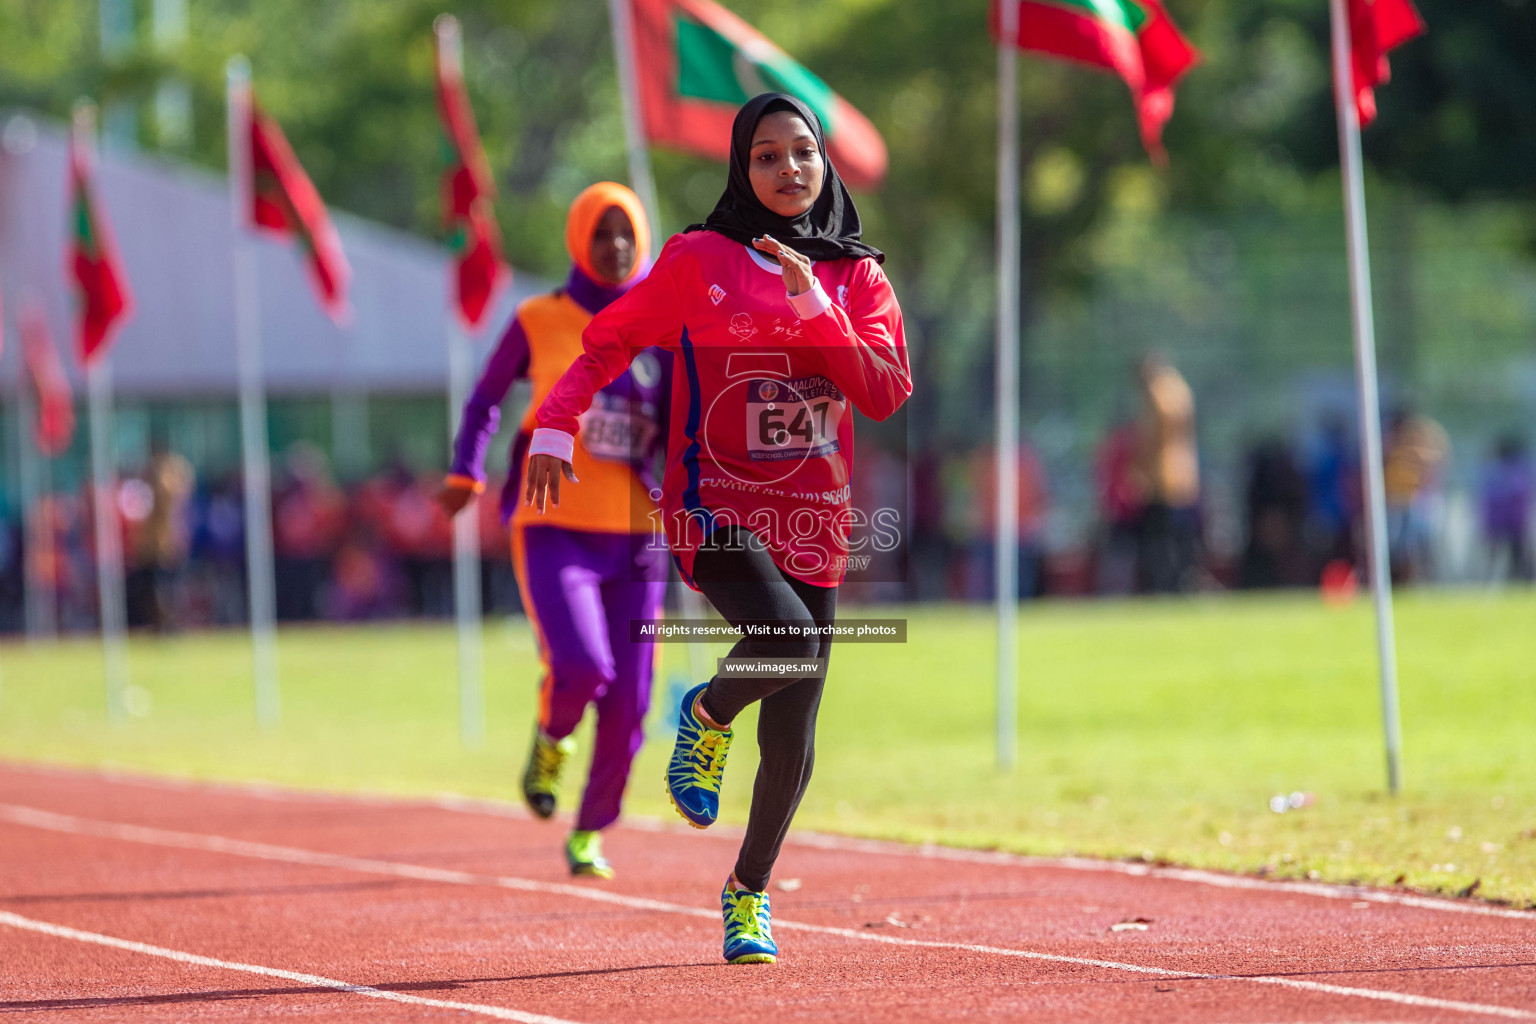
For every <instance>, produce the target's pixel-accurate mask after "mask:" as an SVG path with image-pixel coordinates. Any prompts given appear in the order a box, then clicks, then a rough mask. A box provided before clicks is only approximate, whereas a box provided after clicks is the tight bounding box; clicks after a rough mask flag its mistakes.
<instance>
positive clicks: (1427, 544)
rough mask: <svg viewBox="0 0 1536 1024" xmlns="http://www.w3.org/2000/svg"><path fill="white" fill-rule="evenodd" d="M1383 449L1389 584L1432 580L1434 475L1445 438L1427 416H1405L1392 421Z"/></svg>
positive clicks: (1436, 520) (1436, 505)
mask: <svg viewBox="0 0 1536 1024" xmlns="http://www.w3.org/2000/svg"><path fill="white" fill-rule="evenodd" d="M1383 448H1384V451H1385V455H1384V457H1385V460H1386V469H1385V479H1386V496H1387V539H1388V543H1389V545H1390V548H1391V558H1392V578H1393V580H1394V581H1395V582H1400V583H1411V582H1416V581H1421V580H1432V579H1433V578H1434V569H1435V565H1434V546H1435V538H1436V536H1437V534H1438V532H1439V526H1440V521H1441V518H1442V513H1443V508H1444V499H1443V495H1442V494H1441V490H1440V474H1441V470H1442V469H1443V467H1444V465H1445V461H1446V459H1447V458H1448V457H1449V455H1450V452H1451V441H1450V438H1449V437H1447V436H1446V433H1445V428H1443V427H1441V426H1440V424H1438V423H1436V422H1435V421H1434V420H1432V419H1430V418H1429V417H1428V416H1424V415H1421V414H1418V413H1413V412H1409V411H1406V410H1405V411H1400V412H1398V413H1396V414H1394V415H1393V417H1392V420H1391V422H1390V424H1389V426H1388V429H1387V436H1386V440H1385V443H1384V445H1383Z"/></svg>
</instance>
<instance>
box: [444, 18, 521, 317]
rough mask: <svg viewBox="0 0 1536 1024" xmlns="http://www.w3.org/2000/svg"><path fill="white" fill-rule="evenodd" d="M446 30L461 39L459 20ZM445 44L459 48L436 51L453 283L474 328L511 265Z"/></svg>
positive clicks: (476, 135)
mask: <svg viewBox="0 0 1536 1024" xmlns="http://www.w3.org/2000/svg"><path fill="white" fill-rule="evenodd" d="M443 31H450V32H452V33H453V36H454V37H455V38H454V42H457V35H458V26H457V24H456V23H455V24H454V25H453V26H452V27H451V28H445V29H443ZM445 48H448V49H450V50H456V47H453V46H451V45H449V44H447V43H445V42H440V43H439V45H438V49H437V113H438V116H439V117H440V118H441V119H442V123H443V141H444V153H445V157H446V161H445V162H446V164H447V168H446V170H445V171H444V172H443V185H442V199H443V226H444V228H446V229H447V231H448V245H449V248H451V249H452V250H453V253H454V256H455V257H456V261H457V262H456V264H455V266H454V282H455V285H456V292H457V299H458V314H459V318H460V319H461V320H463V322H464V325H465V326H466V327H468V328H469V329H471V330H473V329H474V328H476V327H478V326H479V325H480V321H481V320H482V319H484V317H485V314H486V311H487V310H489V309H490V308H491V306H492V305H493V304H494V303H495V301H496V295H497V292H499V291H500V289H501V287H502V285H504V284H506V283H507V281H508V279H509V278H508V273H507V271H508V267H507V265H506V264H505V263H504V262H503V261H502V257H501V229H500V227H499V226H498V225H497V223H496V212H495V209H494V207H493V204H494V202H495V199H496V185H495V182H494V180H493V179H492V177H491V168H490V165H489V164H488V163H487V162H486V159H485V148H484V147H483V146H482V145H481V144H480V132H479V129H478V128H476V126H475V112H474V110H473V109H472V108H471V107H470V105H469V93H468V92H467V91H466V90H465V88H464V74H463V68H462V67H461V66H460V64H459V60H458V55H457V53H456V52H450V53H448V54H446V55H445V54H444V49H445Z"/></svg>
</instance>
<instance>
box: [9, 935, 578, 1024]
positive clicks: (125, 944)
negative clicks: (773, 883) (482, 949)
mask: <svg viewBox="0 0 1536 1024" xmlns="http://www.w3.org/2000/svg"><path fill="white" fill-rule="evenodd" d="M0 925H9V926H10V927H12V928H19V929H21V930H23V931H29V932H38V933H40V934H43V935H51V936H53V937H54V938H58V939H73V940H74V941H76V942H88V943H91V944H93V945H97V946H108V947H110V948H112V949H123V950H127V951H128V952H130V953H142V954H144V955H145V956H157V957H160V958H161V959H164V960H174V961H176V962H177V963H182V964H192V965H193V966H196V967H216V968H218V969H219V970H224V971H241V972H243V973H245V974H259V975H261V976H263V977H266V978H282V979H283V980H285V981H296V982H298V983H299V984H301V985H309V986H311V987H313V988H316V989H330V990H333V991H336V992H347V993H350V994H351V995H357V996H367V997H368V998H369V999H384V1000H387V1001H389V1002H391V1003H407V1004H409V1005H411V1006H431V1007H435V1008H437V1009H440V1010H463V1011H465V1012H467V1013H478V1014H479V1015H480V1016H482V1017H494V1018H496V1019H497V1020H515V1021H521V1022H523V1024H575V1022H574V1021H568V1020H564V1019H562V1018H560V1017H549V1016H546V1015H545V1014H542V1013H524V1012H523V1011H521V1010H510V1009H507V1008H506V1007H504V1006H488V1005H485V1004H483V1003H461V1002H456V1001H454V1000H451V999H428V998H427V997H425V996H413V995H409V994H407V993H405V992H391V991H389V990H388V989H382V988H374V987H373V986H371V985H354V984H352V983H351V982H348V981H337V980H336V979H335V978H324V977H321V976H320V975H318V974H302V973H300V972H298V971H285V970H282V969H281V968H277V967H262V966H261V965H259V964H242V963H237V962H235V961H233V960H218V959H215V958H214V957H211V956H199V955H198V954H196V953H183V952H182V951H181V950H179V949H166V948H165V947H164V946H151V945H150V944H149V943H147V942H134V941H132V940H131V939H119V938H116V937H114V936H111V935H102V934H101V933H100V932H87V931H81V930H80V929H79V928H70V927H67V926H65V925H61V924H50V923H49V922H47V921H38V920H35V919H33V918H30V917H22V916H21V915H20V914H12V913H10V912H9V911H4V910H0Z"/></svg>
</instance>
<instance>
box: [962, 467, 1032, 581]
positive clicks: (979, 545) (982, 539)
mask: <svg viewBox="0 0 1536 1024" xmlns="http://www.w3.org/2000/svg"><path fill="white" fill-rule="evenodd" d="M1018 474H1019V480H1018V502H1019V523H1018V538H1019V558H1018V574H1019V575H1018V580H1019V597H1020V598H1024V599H1028V598H1032V597H1038V596H1039V595H1040V584H1041V582H1042V577H1041V572H1040V570H1041V566H1042V563H1043V561H1044V557H1045V546H1044V543H1043V542H1044V535H1045V515H1046V509H1047V507H1048V504H1049V500H1050V498H1049V495H1048V494H1047V491H1046V486H1045V472H1044V470H1043V469H1042V468H1041V466H1040V460H1039V458H1037V457H1036V456H1035V450H1034V448H1032V447H1031V446H1030V445H1029V443H1028V442H1026V441H1021V442H1020V443H1019V456H1018ZM966 475H967V478H968V479H967V485H968V486H967V488H966V491H967V493H968V499H967V503H966V511H967V534H968V537H969V541H968V543H967V546H966V554H967V557H966V566H965V591H964V595H965V597H967V598H969V599H971V600H973V601H984V600H987V599H989V598H992V597H994V596H995V595H996V593H997V586H996V573H997V451H996V449H995V448H993V447H992V446H991V445H986V446H984V447H981V448H978V449H976V450H975V451H974V452H972V453H971V455H970V458H968V459H967V460H966Z"/></svg>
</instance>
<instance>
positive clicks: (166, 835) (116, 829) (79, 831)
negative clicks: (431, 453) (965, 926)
mask: <svg viewBox="0 0 1536 1024" xmlns="http://www.w3.org/2000/svg"><path fill="white" fill-rule="evenodd" d="M0 820H3V821H9V822H11V823H12V824H16V825H24V826H28V827H32V828H39V829H46V830H49V831H53V832H66V833H70V834H73V835H88V836H98V837H102V838H108V839H119V840H126V841H128V842H135V843H144V844H147V845H152V846H168V847H175V848H177V849H184V850H200V851H205V852H211V853H225V854H232V855H234V856H240V857H251V858H255V859H259V860H274V861H282V862H285V863H289V864H305V865H310V866H314V867H327V868H338V869H341V870H345V871H356V872H362V873H366V874H375V875H388V876H390V877H394V878H408V879H412V880H414V881H422V882H441V883H445V884H449V885H474V886H490V887H494V888H501V889H512V890H516V891H519V892H538V893H545V894H548V895H555V896H569V897H572V898H575V899H582V900H588V901H590V902H594V903H607V904H611V905H613V906H619V907H624V908H626V909H629V910H652V911H656V912H658V913H665V914H679V915H683V916H687V917H696V918H704V919H710V920H713V919H715V918H716V914H715V912H714V911H712V910H705V909H703V908H701V907H690V906H684V905H683V904H680V903H669V902H667V901H665V900H653V899H647V898H645V897H641V896H625V895H623V894H621V893H616V892H609V891H606V890H603V889H596V888H587V887H585V886H579V885H566V884H562V883H560V882H540V881H536V880H534V879H528V878H516V877H512V876H508V875H477V874H473V873H471V872H467V871H454V870H451V869H446V868H430V867H422V866H419V865H414V864H403V863H399V862H396V861H387V860H377V859H375V858H371V857H349V856H345V855H343V854H334V853H323V852H321V851H318V850H304V849H299V848H297V847H291V846H275V845H272V844H269V843H255V842H250V841H248V840H244V839H229V838H226V837H224V836H212V835H201V834H198V833H193V832H173V831H170V830H167V829H158V828H149V827H146V826H142V825H123V824H118V823H116V822H107V821H94V820H91V819H89V818H78V817H75V816H74V815H69V814H57V813H55V812H53V811H43V810H38V809H36V808H32V807H21V806H18V805H15V804H0ZM774 927H776V928H779V929H781V930H790V931H801V932H812V933H815V934H819V935H835V936H839V937H841V938H846V939H854V940H857V941H861V942H876V943H880V944H883V945H888V946H900V947H905V948H909V949H943V950H953V951H960V952H969V953H981V954H985V955H988V956H1002V957H1014V958H1019V959H1025V960H1042V961H1048V962H1050V963H1061V964H1076V965H1079V966H1083V967H1098V968H1103V969H1105V970H1113V971H1128V972H1130V973H1133V974H1143V975H1153V976H1156V977H1160V978H1169V979H1172V980H1185V981H1240V982H1251V983H1253V984H1258V985H1276V986H1279V987H1281V988H1290V989H1296V990H1299V991H1303V992H1315V993H1319V994H1323V995H1334V996H1349V997H1354V998H1359V999H1373V1000H1376V1001H1379V1002H1387V1003H1396V1004H1399V1005H1402V1006H1416V1007H1420V1008H1424V1009H1435V1010H1450V1011H1453V1012H1457V1013H1468V1014H1479V1015H1482V1016H1491V1017H1505V1018H1509V1019H1511V1020H1536V1012H1531V1011H1527V1010H1521V1009H1516V1008H1513V1007H1508V1006H1496V1005H1491V1004H1484V1003H1467V1002H1460V1001H1457V1000H1452V999H1436V998H1433V997H1431V996H1418V995H1412V994H1409V993H1403V992H1389V991H1383V990H1381V989H1372V988H1350V987H1346V986H1343V985H1329V984H1326V983H1324V982H1316V981H1299V980H1297V979H1295V978H1279V977H1273V976H1268V975H1257V976H1255V975H1241V974H1201V973H1196V972H1192V971H1181V970H1176V969H1173V968H1165V967H1148V966H1144V965H1141V964H1130V963H1121V962H1120V961H1116V960H1095V959H1090V958H1087V957H1076V956H1064V955H1062V954H1058V953H1041V952H1038V951H1036V950H1029V949H1012V948H1008V947H1004V946H985V945H978V944H975V943H968V942H941V941H936V940H923V939H907V938H899V937H897V936H893V935H882V934H878V933H875V932H868V931H859V930H856V929H853V928H838V927H835V926H831V925H819V924H807V923H804V922H799V921H786V920H783V919H775V920H774Z"/></svg>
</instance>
